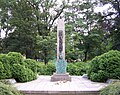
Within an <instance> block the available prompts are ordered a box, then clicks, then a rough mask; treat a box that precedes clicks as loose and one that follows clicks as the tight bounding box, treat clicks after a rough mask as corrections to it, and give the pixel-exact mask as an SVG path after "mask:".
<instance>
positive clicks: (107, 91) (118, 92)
mask: <svg viewBox="0 0 120 95" xmlns="http://www.w3.org/2000/svg"><path fill="white" fill-rule="evenodd" d="M100 95H120V82H116V83H113V84H110V85H109V86H107V87H105V88H104V89H102V90H101V91H100Z"/></svg>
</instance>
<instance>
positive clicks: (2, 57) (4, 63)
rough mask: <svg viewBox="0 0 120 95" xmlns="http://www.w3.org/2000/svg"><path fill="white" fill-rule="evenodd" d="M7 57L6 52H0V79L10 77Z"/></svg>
mask: <svg viewBox="0 0 120 95" xmlns="http://www.w3.org/2000/svg"><path fill="white" fill-rule="evenodd" d="M8 59H9V57H8V56H7V55H6V54H0V62H1V63H0V66H1V72H2V74H1V73H0V74H1V75H0V77H1V78H2V79H4V78H11V77H12V72H11V66H10V63H9V60H8Z"/></svg>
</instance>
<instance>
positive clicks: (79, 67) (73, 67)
mask: <svg viewBox="0 0 120 95" xmlns="http://www.w3.org/2000/svg"><path fill="white" fill-rule="evenodd" d="M87 68H88V64H87V63H84V62H76V63H69V64H68V66H67V72H69V73H70V75H83V74H86V71H87Z"/></svg>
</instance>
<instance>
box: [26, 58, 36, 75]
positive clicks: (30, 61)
mask: <svg viewBox="0 0 120 95" xmlns="http://www.w3.org/2000/svg"><path fill="white" fill-rule="evenodd" d="M24 64H25V66H26V67H27V68H29V69H31V70H32V71H33V72H34V73H37V65H38V63H37V62H36V61H35V60H33V59H25V60H24Z"/></svg>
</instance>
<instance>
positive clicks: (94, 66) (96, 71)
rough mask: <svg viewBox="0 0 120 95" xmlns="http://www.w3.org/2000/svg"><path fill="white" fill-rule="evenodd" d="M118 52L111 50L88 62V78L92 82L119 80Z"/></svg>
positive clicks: (119, 54)
mask: <svg viewBox="0 0 120 95" xmlns="http://www.w3.org/2000/svg"><path fill="white" fill-rule="evenodd" d="M119 67H120V52H119V51H114V50H111V51H109V52H107V53H104V54H102V55H101V56H97V57H95V58H94V59H93V60H91V61H90V67H89V69H88V76H89V78H90V79H91V80H92V81H99V82H105V81H106V80H107V79H120V72H119V71H120V68H119Z"/></svg>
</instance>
